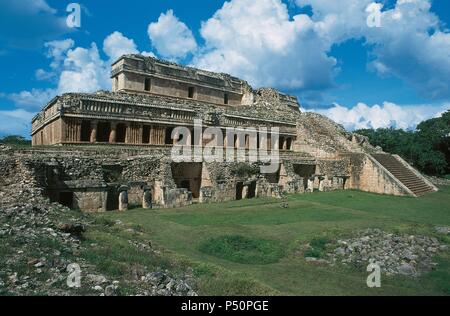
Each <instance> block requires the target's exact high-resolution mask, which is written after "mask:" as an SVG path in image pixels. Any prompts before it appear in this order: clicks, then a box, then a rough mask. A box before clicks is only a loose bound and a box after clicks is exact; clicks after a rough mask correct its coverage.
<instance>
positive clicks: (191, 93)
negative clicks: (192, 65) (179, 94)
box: [188, 87, 195, 99]
mask: <svg viewBox="0 0 450 316" xmlns="http://www.w3.org/2000/svg"><path fill="white" fill-rule="evenodd" d="M194 95H195V88H194V87H189V89H188V97H189V99H193V98H194Z"/></svg>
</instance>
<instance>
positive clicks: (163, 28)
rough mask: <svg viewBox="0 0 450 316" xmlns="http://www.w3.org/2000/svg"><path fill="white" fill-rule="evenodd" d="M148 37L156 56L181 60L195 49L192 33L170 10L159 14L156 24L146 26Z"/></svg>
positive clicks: (195, 43) (195, 44)
mask: <svg viewBox="0 0 450 316" xmlns="http://www.w3.org/2000/svg"><path fill="white" fill-rule="evenodd" d="M148 36H149V38H150V40H151V42H152V45H153V47H154V48H155V49H156V50H157V52H158V54H159V55H161V56H162V57H165V58H170V59H183V58H185V57H186V56H187V55H188V54H189V53H192V52H194V51H195V50H196V49H197V42H196V41H195V38H194V35H193V34H192V31H191V30H190V29H189V28H188V27H187V26H186V24H184V23H183V22H181V21H180V20H179V19H178V18H177V17H176V16H175V15H174V14H173V11H172V10H168V11H167V12H166V13H161V15H160V16H159V19H158V21H157V22H153V23H150V24H149V26H148Z"/></svg>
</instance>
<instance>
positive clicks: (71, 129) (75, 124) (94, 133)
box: [65, 120, 292, 150]
mask: <svg viewBox="0 0 450 316" xmlns="http://www.w3.org/2000/svg"><path fill="white" fill-rule="evenodd" d="M100 124H105V126H108V127H107V129H108V133H109V135H108V137H105V139H99V135H102V134H104V133H105V131H102V130H99V128H101V127H100ZM119 126H120V133H119ZM86 128H89V130H88V131H86V130H83V129H86ZM65 129H66V133H65V138H66V139H65V140H66V141H67V142H81V141H89V142H91V143H96V142H109V143H111V144H115V143H126V144H143V145H170V144H174V143H175V140H172V139H171V136H172V135H171V134H172V128H170V127H166V126H158V125H143V124H136V123H118V122H111V123H110V122H102V121H90V122H89V123H88V124H86V121H85V123H82V122H81V121H77V120H68V121H67V122H66V124H65ZM85 134H88V137H86V139H82V138H83V136H82V135H85ZM119 134H120V136H121V137H120V140H119V139H118V136H119ZM169 134H170V135H169ZM192 138H193V131H191V136H188V139H187V140H186V143H187V144H192V143H193V142H192ZM223 141H224V147H225V148H227V147H234V148H246V149H249V148H250V137H249V136H248V135H246V137H245V140H244V142H245V143H244V144H242V145H241V144H240V142H241V141H242V140H240V138H239V137H236V138H235V139H234V140H232V141H233V143H232V144H228V143H229V140H228V138H227V137H226V135H224V139H223ZM259 141H260V140H259V139H258V142H259ZM266 141H267V148H268V149H270V148H272V138H271V137H270V135H267V140H266ZM207 143H208V141H206V140H203V145H206V144H207ZM257 147H258V148H260V147H261V146H260V144H258V145H257ZM274 147H275V148H278V147H279V149H282V150H291V149H292V148H291V147H292V138H286V137H280V138H279V143H276V144H274Z"/></svg>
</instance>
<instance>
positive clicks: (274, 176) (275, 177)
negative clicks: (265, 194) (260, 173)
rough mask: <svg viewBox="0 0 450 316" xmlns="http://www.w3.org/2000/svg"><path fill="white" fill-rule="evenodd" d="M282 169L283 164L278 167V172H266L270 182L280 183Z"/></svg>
mask: <svg viewBox="0 0 450 316" xmlns="http://www.w3.org/2000/svg"><path fill="white" fill-rule="evenodd" d="M280 169H281V165H280V166H279V167H278V169H277V172H274V173H266V175H265V177H266V179H267V181H268V182H269V183H272V184H278V183H280Z"/></svg>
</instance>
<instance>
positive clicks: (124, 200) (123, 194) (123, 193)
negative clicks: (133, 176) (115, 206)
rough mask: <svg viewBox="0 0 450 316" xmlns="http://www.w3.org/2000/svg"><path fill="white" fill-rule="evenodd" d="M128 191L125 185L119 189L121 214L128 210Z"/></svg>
mask: <svg viewBox="0 0 450 316" xmlns="http://www.w3.org/2000/svg"><path fill="white" fill-rule="evenodd" d="M128 189H129V188H128V187H127V186H126V185H122V186H121V187H120V188H119V211H121V212H123V211H126V210H128Z"/></svg>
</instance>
